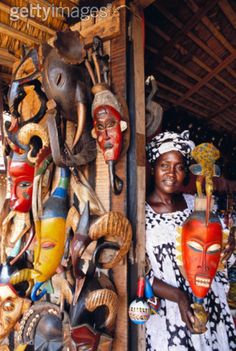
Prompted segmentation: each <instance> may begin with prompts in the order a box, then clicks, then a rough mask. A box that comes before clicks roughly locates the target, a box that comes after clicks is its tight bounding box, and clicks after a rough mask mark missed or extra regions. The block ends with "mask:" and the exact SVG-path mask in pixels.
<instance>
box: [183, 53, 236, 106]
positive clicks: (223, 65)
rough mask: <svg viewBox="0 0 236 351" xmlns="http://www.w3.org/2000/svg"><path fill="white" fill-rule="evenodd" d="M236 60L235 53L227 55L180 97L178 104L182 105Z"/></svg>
mask: <svg viewBox="0 0 236 351" xmlns="http://www.w3.org/2000/svg"><path fill="white" fill-rule="evenodd" d="M235 58H236V51H235V52H234V53H233V54H231V55H229V56H228V57H227V58H226V59H225V60H224V61H222V62H221V63H220V64H219V65H218V66H217V67H215V68H214V69H213V70H212V71H211V72H209V73H208V74H207V75H206V76H205V77H204V78H203V79H201V80H200V81H199V82H198V83H197V84H196V85H195V86H194V87H193V88H191V89H190V90H189V91H188V92H187V93H186V94H184V95H183V96H182V98H181V99H180V100H179V103H182V102H183V101H184V100H186V99H188V98H189V97H190V96H191V95H193V94H194V93H196V92H198V91H199V89H200V88H201V87H202V86H203V85H206V83H208V82H209V80H211V79H212V78H213V77H214V76H215V75H216V74H217V73H219V72H221V71H222V70H223V69H225V68H226V67H227V66H228V65H230V64H231V63H232V62H233V61H234V60H235Z"/></svg>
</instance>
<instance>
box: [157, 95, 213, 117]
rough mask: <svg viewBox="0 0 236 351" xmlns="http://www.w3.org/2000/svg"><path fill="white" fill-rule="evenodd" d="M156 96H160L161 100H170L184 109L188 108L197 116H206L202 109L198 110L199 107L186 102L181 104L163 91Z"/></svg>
mask: <svg viewBox="0 0 236 351" xmlns="http://www.w3.org/2000/svg"><path fill="white" fill-rule="evenodd" d="M158 97H160V98H161V99H163V100H166V101H168V102H171V103H172V104H173V105H175V106H182V107H184V108H185V109H186V110H189V111H191V112H193V113H195V115H197V116H202V117H207V113H205V112H203V111H202V110H199V109H196V108H195V107H192V106H189V105H188V104H186V103H181V104H178V101H177V100H175V99H173V98H170V97H168V96H166V95H165V94H163V93H159V94H158Z"/></svg>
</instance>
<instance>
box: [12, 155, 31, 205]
mask: <svg viewBox="0 0 236 351" xmlns="http://www.w3.org/2000/svg"><path fill="white" fill-rule="evenodd" d="M8 171H9V176H10V179H11V199H10V208H11V210H14V211H19V212H28V211H29V210H30V208H31V204H32V192H33V179H34V167H33V166H32V165H31V164H30V163H29V162H27V156H26V154H23V155H19V154H17V153H14V154H13V158H12V160H11V161H10V163H9V169H8Z"/></svg>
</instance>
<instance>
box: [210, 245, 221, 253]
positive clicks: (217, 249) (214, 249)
mask: <svg viewBox="0 0 236 351" xmlns="http://www.w3.org/2000/svg"><path fill="white" fill-rule="evenodd" d="M220 249H221V246H220V244H213V245H211V246H209V247H208V249H207V253H208V254H214V253H217V252H220Z"/></svg>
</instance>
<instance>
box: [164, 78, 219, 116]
mask: <svg viewBox="0 0 236 351" xmlns="http://www.w3.org/2000/svg"><path fill="white" fill-rule="evenodd" d="M157 85H158V87H160V88H163V89H164V90H167V91H170V92H171V93H173V94H175V95H177V96H182V93H181V92H180V91H178V90H176V89H173V88H171V87H170V86H169V85H166V84H163V83H161V82H159V81H157ZM157 96H158V93H157ZM188 101H190V102H191V103H192V104H195V105H198V106H200V107H203V108H204V109H205V110H209V111H212V109H211V108H209V107H207V105H206V104H203V103H202V102H200V101H197V100H194V99H192V98H189V99H188Z"/></svg>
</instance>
